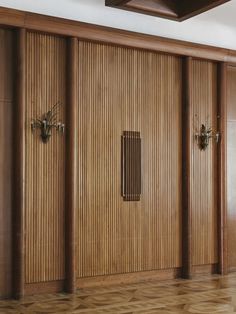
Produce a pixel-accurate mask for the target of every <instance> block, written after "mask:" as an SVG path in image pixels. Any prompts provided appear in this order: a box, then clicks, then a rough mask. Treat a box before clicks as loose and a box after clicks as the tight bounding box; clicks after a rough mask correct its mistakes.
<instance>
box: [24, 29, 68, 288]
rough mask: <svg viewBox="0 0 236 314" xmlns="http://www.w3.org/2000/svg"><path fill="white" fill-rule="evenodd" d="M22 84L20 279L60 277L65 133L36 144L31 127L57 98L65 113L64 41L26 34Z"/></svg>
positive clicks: (61, 264)
mask: <svg viewBox="0 0 236 314" xmlns="http://www.w3.org/2000/svg"><path fill="white" fill-rule="evenodd" d="M26 72H27V76H26V77H27V83H26V99H27V105H26V113H25V114H26V121H27V125H26V215H25V228H26V240H25V244H26V261H25V262H26V264H25V271H26V275H25V276H26V278H25V281H26V283H34V282H42V281H52V280H59V279H63V278H64V203H65V202H64V189H65V186H64V185H65V183H64V182H65V160H64V148H65V143H64V142H65V137H64V136H60V135H58V134H56V135H55V136H52V137H51V139H50V141H49V143H47V144H46V145H45V144H44V143H42V141H41V139H40V137H39V132H38V131H35V132H34V134H33V133H32V131H31V126H30V123H31V120H32V118H36V117H40V116H41V115H42V114H43V113H45V112H47V111H48V110H49V109H51V107H52V106H53V105H54V104H55V103H56V102H58V101H60V102H61V103H62V104H63V106H62V108H61V113H60V115H59V117H60V118H61V120H62V121H63V120H64V118H65V114H64V112H65V106H66V103H65V94H66V92H65V88H66V40H65V39H63V38H60V37H54V36H50V35H42V34H37V33H28V34H27V69H26Z"/></svg>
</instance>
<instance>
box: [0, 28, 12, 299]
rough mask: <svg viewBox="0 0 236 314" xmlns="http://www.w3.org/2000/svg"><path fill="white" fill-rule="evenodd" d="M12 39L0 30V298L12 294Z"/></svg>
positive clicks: (7, 32)
mask: <svg viewBox="0 0 236 314" xmlns="http://www.w3.org/2000/svg"><path fill="white" fill-rule="evenodd" d="M13 38H14V35H13V32H12V31H10V30H3V29H0V299H1V298H2V297H8V296H10V294H11V233H12V229H11V215H12V206H11V205H12V203H11V197H12V193H11V190H12V186H11V183H12V180H11V177H12V106H13V77H14V76H13Z"/></svg>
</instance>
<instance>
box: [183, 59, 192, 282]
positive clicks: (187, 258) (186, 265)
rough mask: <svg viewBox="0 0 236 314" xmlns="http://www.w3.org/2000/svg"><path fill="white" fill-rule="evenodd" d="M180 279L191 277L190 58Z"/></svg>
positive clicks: (186, 87)
mask: <svg viewBox="0 0 236 314" xmlns="http://www.w3.org/2000/svg"><path fill="white" fill-rule="evenodd" d="M182 68H183V71H182V80H183V82H182V97H183V99H182V106H183V108H182V206H183V213H182V277H183V278H188V279H190V278H191V276H192V210H191V203H190V197H191V195H190V189H191V186H190V177H191V161H190V159H191V145H190V137H191V134H190V132H186V131H187V130H189V129H190V128H191V118H190V116H191V108H190V106H191V91H192V90H191V86H192V72H191V71H192V58H184V59H183V65H182Z"/></svg>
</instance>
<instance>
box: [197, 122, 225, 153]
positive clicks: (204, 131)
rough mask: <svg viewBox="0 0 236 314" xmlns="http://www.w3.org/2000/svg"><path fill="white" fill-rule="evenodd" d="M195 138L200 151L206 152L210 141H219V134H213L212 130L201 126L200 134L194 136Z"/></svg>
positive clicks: (203, 125)
mask: <svg viewBox="0 0 236 314" xmlns="http://www.w3.org/2000/svg"><path fill="white" fill-rule="evenodd" d="M195 138H196V141H197V144H198V147H199V148H200V150H203V151H204V150H206V149H207V147H208V145H209V141H210V139H211V138H212V139H215V141H216V143H218V142H219V141H220V133H219V132H213V131H212V128H208V127H207V126H206V125H205V124H202V125H201V128H200V132H199V133H196V134H195Z"/></svg>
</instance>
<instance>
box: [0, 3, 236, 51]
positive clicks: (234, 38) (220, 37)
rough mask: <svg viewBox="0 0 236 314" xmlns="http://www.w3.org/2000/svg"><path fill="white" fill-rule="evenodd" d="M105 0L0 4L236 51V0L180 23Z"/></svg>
mask: <svg viewBox="0 0 236 314" xmlns="http://www.w3.org/2000/svg"><path fill="white" fill-rule="evenodd" d="M190 1H192V0H190ZM104 2H105V0H41V1H40V0H0V6H4V7H9V8H16V9H20V10H25V11H31V12H36V13H41V14H46V15H53V16H58V17H64V18H68V19H72V20H78V21H83V22H88V23H93V24H99V25H105V26H110V27H115V28H120V29H126V30H130V31H136V32H141V33H146V34H153V35H159V36H164V37H169V38H175V39H182V40H187V41H192V42H198V43H203V44H209V45H213V46H219V47H224V48H230V49H235V50H236V0H231V1H230V2H228V3H225V4H223V5H222V6H220V7H217V8H215V9H213V10H211V11H209V12H205V13H203V14H201V15H199V16H196V17H194V18H191V19H190V20H187V21H184V22H181V23H179V22H173V21H168V20H164V19H160V18H157V17H152V16H147V15H142V14H137V13H132V12H127V11H123V10H119V9H114V8H108V7H105V4H104Z"/></svg>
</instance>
